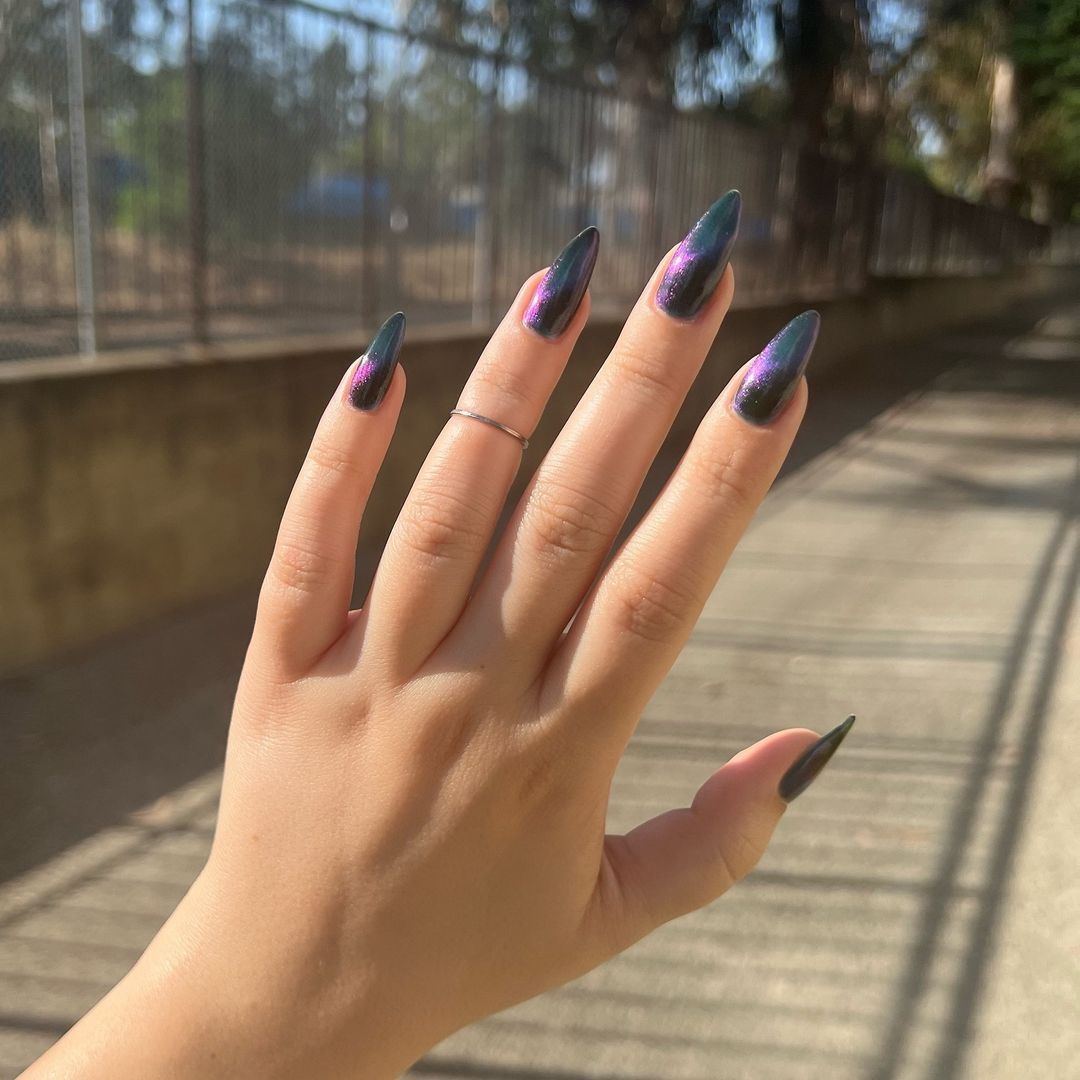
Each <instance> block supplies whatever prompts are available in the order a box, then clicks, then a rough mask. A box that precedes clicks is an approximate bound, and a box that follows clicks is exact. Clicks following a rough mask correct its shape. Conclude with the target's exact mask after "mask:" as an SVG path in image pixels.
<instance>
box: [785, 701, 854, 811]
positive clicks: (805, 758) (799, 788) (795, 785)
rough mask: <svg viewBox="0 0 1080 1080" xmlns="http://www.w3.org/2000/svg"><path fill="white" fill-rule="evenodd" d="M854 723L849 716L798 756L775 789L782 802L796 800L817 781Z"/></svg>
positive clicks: (852, 718) (852, 717)
mask: <svg viewBox="0 0 1080 1080" xmlns="http://www.w3.org/2000/svg"><path fill="white" fill-rule="evenodd" d="M854 723H855V717H854V716H849V717H848V718H847V719H846V720H845V721H844V722H843V723H842V724H840V725H838V726H837V727H834V728H833V729H832V731H830V732H829V734H828V735H822V736H821V738H820V739H818V741H817V742H816V743H814V745H813V746H811V747H810V749H809V750H807V751H806V752H805V753H803V754H801V755H800V756H799V759H798V760H797V761H796V762H795V764H794V765H792V766H791V768H790V769H788V771H787V772H786V773H784V775H783V777H781V779H780V783H779V785H778V786H777V789H776V790H777V791H778V792H779V794H780V798H781V799H783V800H784V802H791V801H792V799H795V798H797V797H798V796H799V795H801V794H802V793H803V792H804V791H805V790H806V789H807V788H808V787H809V786H810V785H811V784H812V783H813V782H814V780H816V779H817V775H818V773H819V772H821V770H822V769H824V768H825V766H826V765H828V764H829V758H831V757H832V756H833V754H835V753H836V751H837V748H838V747H839V746H840V744H841V743H842V742H843V741H844V738H845V737H846V735H847V733H848V732H849V731H850V730H851V725H852V724H854Z"/></svg>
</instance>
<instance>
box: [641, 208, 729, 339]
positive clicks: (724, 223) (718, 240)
mask: <svg viewBox="0 0 1080 1080" xmlns="http://www.w3.org/2000/svg"><path fill="white" fill-rule="evenodd" d="M741 213H742V196H741V195H740V194H739V193H738V192H737V191H729V192H728V193H727V194H726V195H724V196H722V197H721V198H719V199H717V200H716V202H714V203H713V204H712V206H710V207H709V209H708V210H706V211H705V213H704V214H702V216H701V218H700V219H699V220H698V223H697V224H696V225H695V226H694V227H693V228H692V229H691V230H690V231H689V232H688V233H687V234H686V238H685V239H684V240H683V242H682V243H681V244H680V245H679V246H678V247H677V248H676V249H675V254H674V255H672V256H671V262H669V263H668V265H667V270H665V271H664V278H663V280H662V281H661V282H660V287H659V288H658V289H657V290H656V303H657V306H658V307H659V308H660V309H661V310H663V311H666V312H667V313H668V314H669V315H673V316H674V317H675V318H676V319H692V318H693V317H694V316H695V315H696V314H697V313H698V312H699V311H700V310H701V309H702V307H703V306H704V305H705V301H706V300H708V299H709V297H710V296H712V294H713V290H714V289H715V288H716V286H717V284H718V283H719V281H720V278H721V277H722V276H723V274H724V270H725V269H726V268H727V264H728V260H729V259H730V258H731V249H732V248H733V247H734V246H735V235H736V233H738V231H739V216H740V214H741Z"/></svg>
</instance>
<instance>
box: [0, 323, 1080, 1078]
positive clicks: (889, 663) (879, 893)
mask: <svg viewBox="0 0 1080 1080" xmlns="http://www.w3.org/2000/svg"><path fill="white" fill-rule="evenodd" d="M658 475H659V474H658ZM1078 578H1080V306H1075V305H1074V306H1071V307H1070V306H1068V305H1065V306H1061V305H1050V304H1049V303H1044V304H1042V305H1041V307H1039V308H1038V309H1024V310H1017V311H1014V312H1011V313H1005V314H1004V315H1003V317H1002V319H1001V320H996V321H994V322H992V323H986V324H983V325H980V326H975V327H968V328H966V329H963V330H959V331H956V332H953V333H950V334H947V335H945V336H942V337H939V338H936V339H934V340H927V341H920V342H915V343H913V344H910V345H907V346H904V347H901V348H893V349H889V350H878V353H877V354H876V355H875V356H874V357H873V358H870V359H869V361H864V362H863V363H862V364H859V365H856V366H853V367H851V368H849V369H846V370H844V371H841V372H838V373H836V374H835V375H833V376H830V377H829V378H828V379H823V380H821V381H820V383H817V382H812V394H811V411H810V414H809V417H808V420H807V424H806V426H805V427H804V431H803V433H802V434H801V436H800V440H799V443H798V445H797V447H796V449H795V451H794V453H793V456H792V460H791V462H790V463H789V466H788V468H787V469H786V471H785V473H784V474H783V476H782V478H781V480H780V481H779V483H778V484H777V486H776V487H775V488H774V490H773V492H772V494H771V495H770V496H769V498H768V500H767V502H766V504H765V506H764V507H763V509H762V511H761V513H760V514H759V516H758V518H757V519H756V521H755V523H754V525H753V527H752V528H751V530H750V532H749V534H748V535H747V537H746V539H745V541H744V543H743V544H742V546H741V547H740V549H739V551H738V553H737V555H736V556H735V558H734V559H733V560H732V562H731V565H730V566H729V568H728V570H727V572H726V573H725V575H724V578H723V580H722V582H721V584H720V586H719V587H718V589H717V590H716V592H715V594H714V595H713V597H712V599H711V600H710V602H709V605H708V607H707V609H706V611H705V613H704V615H703V617H702V619H701V622H700V625H699V626H698V628H697V631H696V633H695V634H694V636H693V638H692V640H691V642H690V644H689V645H688V647H687V648H686V650H685V652H684V654H683V656H682V657H681V659H680V661H679V663H678V664H677V666H676V668H675V670H674V671H673V672H672V674H671V676H670V678H669V679H668V680H667V682H666V683H665V685H664V687H663V688H662V689H661V691H660V692H659V693H658V694H657V696H656V698H655V699H654V701H653V702H652V704H651V706H650V707H649V709H648V710H647V712H646V715H645V717H644V718H643V720H642V723H641V726H640V729H639V731H638V733H637V735H636V736H635V738H634V740H633V741H632V743H631V745H630V748H629V750H628V752H627V754H626V757H625V759H624V761H623V763H622V765H621V767H620V769H619V772H618V775H617V777H616V783H615V786H614V789H613V796H612V804H611V811H610V823H609V824H610V827H611V829H613V830H623V829H626V828H628V827H630V826H632V825H634V824H635V823H637V822H638V821H640V820H642V819H643V818H645V817H648V816H651V815H652V814H654V813H656V812H658V811H660V810H663V809H666V808H668V807H670V806H674V805H679V804H683V803H685V802H686V800H688V799H689V798H690V796H691V795H692V793H693V792H694V790H695V789H696V787H697V786H698V784H700V782H701V781H702V780H704V779H705V777H706V776H707V775H709V773H710V772H711V771H712V770H713V769H714V768H715V767H716V766H717V765H718V764H719V763H720V762H722V761H723V760H724V759H726V758H727V757H729V756H730V755H731V754H733V753H735V752H736V751H737V750H738V749H739V748H741V747H742V746H744V745H746V744H747V743H749V742H751V741H753V740H754V739H757V738H759V737H761V736H763V735H765V734H767V733H768V732H770V731H773V730H776V729H777V728H780V727H784V726H787V725H807V726H810V727H814V728H816V729H818V730H825V729H827V728H829V727H831V726H832V725H834V724H835V723H837V722H839V721H840V720H842V719H843V718H844V716H846V715H847V714H848V713H849V712H854V713H856V714H857V715H858V723H857V725H856V727H855V729H854V731H853V733H852V735H851V736H850V737H849V739H848V741H847V743H846V744H845V746H844V748H843V750H842V751H841V753H840V754H838V755H837V757H836V758H834V759H833V762H832V763H831V764H830V766H829V768H828V770H827V771H826V772H825V773H824V774H823V775H822V777H821V778H820V779H819V781H818V782H817V783H816V784H815V785H814V786H813V787H812V788H811V789H810V790H809V791H808V792H807V793H806V794H805V795H804V796H802V797H801V798H800V799H799V801H798V802H797V803H795V804H794V805H793V806H792V808H791V810H790V812H789V813H788V814H787V816H786V817H785V819H784V821H783V822H782V823H781V826H780V829H779V830H778V833H777V835H776V838H775V840H774V843H773V844H772V846H771V847H770V849H769V852H768V853H767V855H766V856H765V858H764V859H763V860H762V862H761V864H760V866H759V867H758V869H757V870H756V871H755V872H754V873H753V874H752V875H751V876H750V877H749V878H748V879H747V880H746V881H745V882H744V883H743V884H742V885H740V886H739V887H738V888H737V889H736V890H734V891H733V892H731V893H730V894H729V895H728V896H726V897H724V898H723V899H721V900H720V901H718V902H717V903H716V904H713V905H711V906H710V907H708V908H707V909H705V910H703V911H701V912H698V913H697V914H695V915H692V916H689V917H687V918H684V919H682V920H679V921H677V922H675V923H673V924H671V925H669V926H667V927H664V928H663V929H661V930H660V931H658V932H657V933H656V934H654V935H653V936H651V937H650V938H648V939H646V940H645V941H643V942H641V943H639V944H638V945H637V946H635V947H634V948H632V949H631V950H630V951H629V952H627V953H625V954H624V955H623V956H621V957H619V958H617V959H615V960H613V961H612V962H610V963H608V964H607V965H605V966H603V967H602V968H599V969H597V970H596V971H594V972H592V973H590V974H589V975H587V976H585V977H584V978H582V979H580V980H578V981H577V982H575V983H573V984H571V985H569V986H567V987H564V988H562V989H560V990H558V991H555V992H552V993H549V994H546V995H544V996H542V997H540V998H537V999H535V1000H533V1001H530V1002H527V1003H525V1004H523V1005H520V1006H518V1007H516V1008H514V1009H511V1010H509V1011H507V1012H505V1013H502V1014H500V1015H498V1016H495V1017H492V1018H490V1019H488V1020H486V1021H484V1022H482V1023H479V1024H476V1025H474V1026H473V1027H471V1028H468V1029H466V1030H465V1031H462V1032H460V1033H459V1034H457V1035H455V1036H454V1037H452V1038H451V1039H449V1040H448V1041H447V1042H445V1043H444V1044H442V1045H441V1046H439V1047H437V1048H436V1049H435V1050H433V1051H432V1053H431V1054H429V1055H428V1057H427V1058H425V1059H424V1061H422V1062H420V1063H419V1064H417V1065H416V1066H415V1067H414V1068H413V1070H412V1071H411V1073H410V1074H409V1075H410V1076H412V1077H417V1078H426V1080H461V1078H475V1080H601V1078H602V1080H742V1078H747V1080H750V1078H752V1080H773V1078H784V1080H798V1078H806V1080H825V1078H828V1080H907V1078H912V1080H915V1078H918V1080H943V1078H953V1077H957V1078H960V1077H963V1078H978V1080H1015V1078H1016V1077H1024V1076H1030V1077H1055V1078H1069V1077H1076V1076H1080V1017H1078V1015H1077V1014H1078V1006H1077V1003H1078V1002H1080V872H1078V865H1080V831H1078V829H1077V827H1076V822H1077V820H1078V819H1080V795H1078V785H1077V783H1076V773H1077V763H1078V762H1080V725H1078V724H1077V723H1076V719H1077V717H1078V715H1080V619H1078V616H1077V612H1076V608H1075V602H1076V596H1077V586H1078ZM250 618H251V597H250V596H241V597H235V598H231V599H229V600H226V601H222V602H221V603H219V604H215V605H212V606H209V607H207V608H203V609H199V610H195V611H190V612H186V613H184V614H182V615H179V616H177V617H175V618H172V619H170V620H166V621H164V622H162V623H160V624H156V625H154V626H151V627H147V628H143V629H141V630H140V631H139V632H138V633H136V634H131V635H129V636H127V637H126V638H123V639H116V640H113V641H110V642H107V643H104V644H103V645H101V646H100V647H96V648H94V649H91V650H87V651H86V652H85V653H83V654H81V655H78V656H74V657H71V658H68V659H66V660H65V661H64V662H63V663H61V664H56V665H54V666H53V667H52V668H50V669H49V670H47V671H39V672H37V673H32V674H29V675H27V676H25V677H23V678H21V679H18V680H8V682H6V683H4V684H2V685H0V714H2V715H3V716H4V717H5V728H6V729H7V731H8V732H9V733H10V734H11V741H10V742H9V758H8V765H9V767H8V768H7V769H6V770H5V773H6V776H5V782H4V790H3V791H2V792H0V1077H10V1076H14V1075H16V1074H17V1073H18V1071H19V1069H20V1068H21V1067H23V1066H24V1065H25V1064H27V1063H28V1062H29V1061H30V1060H31V1059H32V1058H33V1057H34V1056H35V1055H36V1054H38V1053H39V1052H40V1051H42V1050H43V1049H44V1048H45V1047H46V1046H48V1045H49V1044H50V1043H51V1042H52V1041H53V1040H54V1039H55V1038H56V1037H57V1036H58V1035H59V1034H61V1033H62V1032H63V1031H64V1030H65V1029H66V1028H67V1027H68V1026H69V1025H70V1024H71V1023H72V1022H73V1021H74V1020H75V1019H77V1017H78V1016H79V1015H81V1013H82V1012H83V1011H85V1010H86V1009H87V1008H88V1007H89V1006H90V1005H91V1004H92V1003H93V1002H94V1001H95V1000H96V999H97V998H99V997H100V996H101V995H102V994H103V993H105V992H106V991H107V990H108V988H109V987H110V986H111V985H112V984H113V983H114V982H115V981H116V980H117V979H118V978H120V977H121V976H122V975H123V973H124V972H125V970H126V969H127V968H128V967H129V966H130V964H131V963H132V962H133V961H134V959H135V958H136V957H137V956H138V954H139V951H140V950H141V949H142V948H143V947H144V946H145V944H146V942H147V941H148V940H149V938H150V937H151V936H152V935H153V933H154V931H155V929H156V928H157V927H158V926H159V925H160V924H161V923H162V921H163V920H164V919H165V918H166V917H167V915H168V913H169V911H170V910H171V908H172V906H173V905H174V904H175V903H176V901H177V900H178V898H179V897H180V896H181V895H182V894H183V892H184V890H185V888H186V887H187V885H188V884H189V882H190V881H191V879H192V878H193V877H194V875H195V874H196V873H197V871H198V870H199V868H200V866H201V863H202V860H203V858H204V857H205V855H206V852H207V849H208V846H209V842H210V837H211V832H212V829H213V823H214V811H215V804H216V799H217V793H218V785H219V779H220V773H219V763H220V758H221V751H222V747H223V741H224V733H225V724H226V721H227V716H228V708H229V702H230V698H231V695H232V690H233V687H234V684H235V677H236V671H237V669H238V665H239V662H240V659H241V657H242V653H243V646H244V639H245V635H246V631H247V628H248V626H249V622H250Z"/></svg>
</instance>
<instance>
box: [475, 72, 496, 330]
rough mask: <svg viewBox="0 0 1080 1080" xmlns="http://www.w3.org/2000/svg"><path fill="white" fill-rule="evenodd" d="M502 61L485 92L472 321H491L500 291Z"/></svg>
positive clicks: (480, 322) (479, 323) (478, 186)
mask: <svg viewBox="0 0 1080 1080" xmlns="http://www.w3.org/2000/svg"><path fill="white" fill-rule="evenodd" d="M501 75H502V68H501V66H500V63H499V62H498V61H496V62H495V63H494V64H493V65H492V72H491V87H490V89H489V90H488V92H487V93H486V94H485V95H484V105H483V112H482V114H481V131H482V132H483V139H484V146H483V149H482V152H481V154H480V167H479V170H478V178H477V189H478V190H477V205H476V234H475V240H474V243H475V247H474V250H473V290H472V291H473V298H472V299H473V302H472V321H473V322H474V323H476V324H477V325H478V326H486V325H488V324H489V323H490V322H491V321H492V319H493V318H494V313H495V295H496V291H497V286H496V277H495V267H496V263H497V261H498V257H499V250H498V242H499V237H498V225H497V223H496V204H497V201H498V192H497V189H496V178H497V176H498V168H499V145H498V144H499V118H498V111H499V81H500V77H501Z"/></svg>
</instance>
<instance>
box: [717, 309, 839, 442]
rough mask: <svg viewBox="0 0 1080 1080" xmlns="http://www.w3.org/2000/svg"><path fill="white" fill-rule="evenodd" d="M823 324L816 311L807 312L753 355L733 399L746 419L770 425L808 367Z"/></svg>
mask: <svg viewBox="0 0 1080 1080" xmlns="http://www.w3.org/2000/svg"><path fill="white" fill-rule="evenodd" d="M820 326H821V316H820V315H819V314H818V313H817V312H816V311H804V312H803V313H802V314H801V315H796V316H795V318H794V319H792V320H791V322H789V323H788V324H787V326H785V327H784V329H783V330H781V331H780V333H779V334H777V335H776V337H774V338H773V339H772V341H770V342H769V344H768V345H766V346H765V348H764V349H762V350H761V352H759V353H758V354H757V356H755V357H754V359H753V362H752V363H751V364H750V367H749V368H748V369H747V371H746V374H745V375H744V376H743V380H742V382H741V383H740V384H739V389H738V390H736V391H735V397H734V399H733V400H732V405H733V406H734V408H735V411H736V412H737V413H738V414H739V415H740V416H741V417H742V418H743V419H744V420H749V421H750V422H751V423H752V424H767V423H769V421H770V420H773V419H775V418H776V417H777V416H779V415H780V413H781V411H782V410H783V408H784V406H785V405H786V404H787V403H788V401H790V400H791V395H792V394H793V393H795V387H796V386H798V385H799V380H800V379H801V378H802V375H803V372H804V371H805V370H806V365H807V362H808V361H809V359H810V353H811V352H812V351H813V349H814V342H815V341H817V336H818V329H819V328H820Z"/></svg>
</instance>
